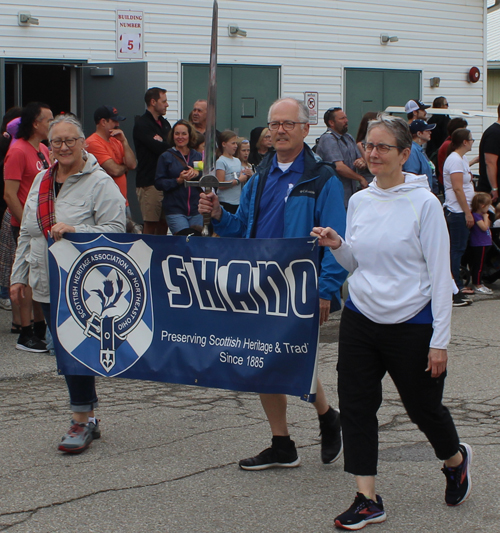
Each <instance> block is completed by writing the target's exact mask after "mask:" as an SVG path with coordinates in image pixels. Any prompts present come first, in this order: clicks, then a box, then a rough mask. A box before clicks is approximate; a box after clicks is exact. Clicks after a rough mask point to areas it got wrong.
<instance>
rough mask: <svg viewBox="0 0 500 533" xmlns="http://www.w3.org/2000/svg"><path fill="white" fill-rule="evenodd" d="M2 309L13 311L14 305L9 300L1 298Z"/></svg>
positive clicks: (0, 306)
mask: <svg viewBox="0 0 500 533" xmlns="http://www.w3.org/2000/svg"><path fill="white" fill-rule="evenodd" d="M0 309H5V311H12V304H11V303H10V299H9V298H0Z"/></svg>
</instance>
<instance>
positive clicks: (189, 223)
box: [166, 214, 203, 235]
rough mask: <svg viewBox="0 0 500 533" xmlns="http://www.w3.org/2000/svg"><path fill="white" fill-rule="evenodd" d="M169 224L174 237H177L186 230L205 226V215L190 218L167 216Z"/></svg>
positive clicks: (177, 215) (185, 216) (178, 215)
mask: <svg viewBox="0 0 500 533" xmlns="http://www.w3.org/2000/svg"><path fill="white" fill-rule="evenodd" d="M166 219H167V224H168V227H169V228H170V231H171V232H172V235H175V234H176V233H177V232H178V231H181V230H183V229H186V228H192V227H193V226H203V215H199V214H198V215H193V216H190V217H188V216H187V215H180V214H176V215H167V216H166Z"/></svg>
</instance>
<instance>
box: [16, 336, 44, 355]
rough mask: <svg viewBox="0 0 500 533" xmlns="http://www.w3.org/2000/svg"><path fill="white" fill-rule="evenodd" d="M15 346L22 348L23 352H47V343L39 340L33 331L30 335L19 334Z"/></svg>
mask: <svg viewBox="0 0 500 533" xmlns="http://www.w3.org/2000/svg"><path fill="white" fill-rule="evenodd" d="M16 348H17V349H18V350H24V351H25V352H36V353H44V352H48V350H47V345H46V344H45V342H44V341H41V340H40V339H39V338H38V337H37V336H36V335H35V334H33V333H32V334H31V335H23V334H21V335H19V338H18V339H17V344H16Z"/></svg>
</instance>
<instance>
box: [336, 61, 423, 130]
mask: <svg viewBox="0 0 500 533" xmlns="http://www.w3.org/2000/svg"><path fill="white" fill-rule="evenodd" d="M345 72H346V76H345V94H346V103H345V112H346V114H347V117H348V118H349V124H350V127H349V130H350V132H351V134H352V135H353V136H354V137H356V133H357V131H358V126H359V123H360V121H361V119H362V117H363V115H364V114H365V113H366V112H368V111H375V112H378V111H383V110H384V109H385V108H386V107H387V106H404V105H405V103H406V102H407V101H408V100H410V99H412V98H420V84H421V82H420V80H421V72H420V71H419V70H386V69H346V71H345Z"/></svg>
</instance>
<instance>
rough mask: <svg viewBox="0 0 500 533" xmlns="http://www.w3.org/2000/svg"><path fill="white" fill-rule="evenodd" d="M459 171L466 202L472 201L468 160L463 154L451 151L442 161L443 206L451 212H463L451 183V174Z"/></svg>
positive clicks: (472, 193)
mask: <svg viewBox="0 0 500 533" xmlns="http://www.w3.org/2000/svg"><path fill="white" fill-rule="evenodd" d="M458 172H460V173H461V174H463V176H464V180H463V188H464V193H465V198H466V199H467V203H468V204H469V207H470V204H471V202H472V198H473V197H474V185H473V184H472V174H471V171H470V167H469V161H468V160H467V158H466V157H465V156H463V157H460V156H459V155H458V154H457V153H456V152H452V153H451V154H450V155H449V156H448V157H447V158H446V161H445V162H444V167H443V185H444V197H445V202H444V206H445V207H447V208H448V211H451V212H452V213H463V212H464V211H463V209H462V208H461V207H460V204H459V203H458V201H457V197H456V195H455V191H454V190H453V186H452V184H451V174H456V173H458Z"/></svg>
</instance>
